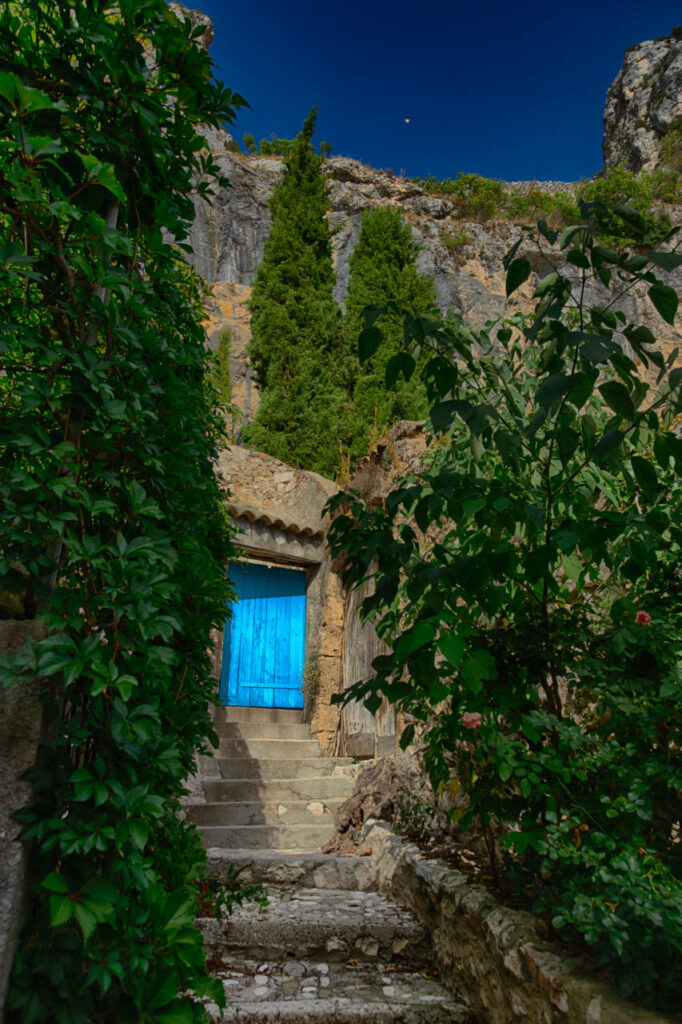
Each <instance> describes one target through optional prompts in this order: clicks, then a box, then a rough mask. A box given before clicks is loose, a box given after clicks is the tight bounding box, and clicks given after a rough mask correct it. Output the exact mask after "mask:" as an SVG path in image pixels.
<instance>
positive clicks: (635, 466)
mask: <svg viewBox="0 0 682 1024" xmlns="http://www.w3.org/2000/svg"><path fill="white" fill-rule="evenodd" d="M630 462H631V464H632V472H633V473H634V474H635V479H636V481H637V483H638V484H639V486H640V487H641V489H642V492H643V493H644V494H645V495H646V497H647V498H648V499H649V501H655V500H656V498H657V497H658V477H657V475H656V470H655V469H654V467H653V466H652V464H651V463H650V462H648V461H647V460H646V459H643V458H642V457H641V456H640V455H633V456H632V458H631V459H630Z"/></svg>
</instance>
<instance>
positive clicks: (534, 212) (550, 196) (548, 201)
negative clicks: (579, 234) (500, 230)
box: [505, 189, 578, 226]
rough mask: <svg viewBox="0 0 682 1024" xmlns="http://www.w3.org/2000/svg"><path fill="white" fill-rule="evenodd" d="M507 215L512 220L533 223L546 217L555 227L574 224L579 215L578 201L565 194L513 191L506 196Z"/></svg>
mask: <svg viewBox="0 0 682 1024" xmlns="http://www.w3.org/2000/svg"><path fill="white" fill-rule="evenodd" d="M505 213H506V215H507V216H508V217H509V218H510V219H511V220H517V221H518V220H520V221H533V220H537V219H538V218H540V217H545V218H547V219H548V220H549V221H551V222H552V224H553V225H554V226H558V225H566V224H572V223H574V221H575V219H576V217H577V215H578V207H577V206H576V200H575V198H574V197H573V196H572V195H568V194H567V193H565V192H545V191H544V190H543V189H532V190H531V191H530V192H523V191H522V190H521V189H511V190H509V191H508V192H507V194H506V196H505Z"/></svg>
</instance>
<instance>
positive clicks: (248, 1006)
mask: <svg viewBox="0 0 682 1024" xmlns="http://www.w3.org/2000/svg"><path fill="white" fill-rule="evenodd" d="M214 973H215V974H216V975H217V977H218V978H220V980H221V981H222V983H223V987H224V989H225V995H226V1000H227V1008H226V1010H225V1011H224V1016H221V1014H220V1011H219V1010H218V1008H217V1006H215V1005H210V1004H209V1006H208V1007H207V1009H208V1014H209V1018H210V1019H211V1020H215V1021H224V1022H228V1024H231V1022H233V1021H234V1022H238V1024H474V1018H473V1017H472V1015H471V1014H470V1013H469V1011H468V1010H467V1008H466V1007H465V1006H463V1005H462V1004H461V1003H459V1002H457V1000H456V999H455V998H454V997H453V996H452V995H450V993H449V992H447V991H446V990H445V989H444V988H443V987H442V986H441V985H440V984H439V983H438V981H437V980H435V979H433V978H430V977H423V976H422V975H421V974H419V973H418V972H417V971H415V970H411V969H410V968H409V967H402V966H401V967H397V966H396V965H385V964H369V963H362V964H339V963H320V962H317V961H311V960H307V959H296V960H289V961H287V962H285V963H277V962H276V963H271V962H266V963H263V962H261V961H258V960H252V961H251V960H239V961H237V962H234V960H232V958H231V957H229V956H228V957H227V959H226V961H225V963H224V964H217V965H215V966H214Z"/></svg>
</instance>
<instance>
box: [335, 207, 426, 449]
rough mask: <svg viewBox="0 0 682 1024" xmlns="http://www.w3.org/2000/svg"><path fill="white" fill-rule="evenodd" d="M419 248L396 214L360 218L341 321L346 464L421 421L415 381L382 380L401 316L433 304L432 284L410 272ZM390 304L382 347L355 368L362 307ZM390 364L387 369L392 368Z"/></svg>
mask: <svg viewBox="0 0 682 1024" xmlns="http://www.w3.org/2000/svg"><path fill="white" fill-rule="evenodd" d="M418 250H419V247H418V245H417V243H416V242H415V241H414V239H413V237H412V231H411V229H410V227H409V225H408V224H406V223H405V221H404V220H403V218H402V216H401V214H400V212H399V211H398V210H392V209H389V208H388V207H378V208H377V209H374V210H368V211H366V212H365V213H364V214H363V217H362V226H361V229H360V237H359V239H358V242H357V245H356V246H355V248H354V249H353V252H352V254H351V257H350V282H349V286H348V298H347V301H346V315H345V317H344V325H343V326H344V337H345V344H346V350H347V355H346V359H345V360H344V362H345V364H346V366H347V372H348V373H349V387H350V391H351V396H352V409H351V414H350V416H349V417H348V418H347V421H346V424H345V427H346V430H347V434H346V436H345V437H344V442H345V446H347V448H348V451H349V453H350V458H351V462H352V461H355V460H356V459H358V458H360V457H362V456H363V455H365V454H366V453H367V451H368V449H369V447H370V446H371V444H372V442H376V440H377V439H378V437H379V436H381V434H382V433H384V432H385V430H386V429H387V428H388V427H390V426H391V425H392V424H393V423H395V422H396V421H397V420H400V419H423V418H424V417H425V416H426V413H427V410H428V402H427V399H426V390H425V387H424V385H423V383H422V382H421V381H420V380H418V379H416V380H415V379H414V378H413V379H412V380H405V378H404V377H399V376H398V374H397V372H396V374H395V377H394V376H393V370H392V369H391V370H390V371H389V380H388V381H387V378H386V374H387V369H388V367H389V364H391V360H392V359H393V357H395V356H396V355H397V354H398V353H399V352H400V351H401V350H402V347H403V345H402V323H403V321H402V315H401V314H400V312H399V311H398V310H399V309H400V310H404V311H407V312H408V313H409V314H410V315H411V316H413V317H419V316H422V315H423V314H424V313H425V312H426V311H427V310H428V309H430V308H431V306H432V305H433V304H434V302H435V298H436V294H435V288H434V285H433V281H432V280H431V279H429V278H427V277H425V276H424V275H423V274H420V273H419V271H418V270H417V267H416V263H415V260H416V256H417V252H418ZM388 304H395V307H396V309H395V311H394V312H387V313H386V314H385V315H384V317H383V319H382V328H383V332H384V343H383V345H382V346H381V348H380V349H379V351H378V352H377V353H376V354H375V355H374V356H372V357H371V358H370V359H369V360H367V361H366V362H364V363H361V362H360V360H359V358H358V355H357V338H358V335H359V333H360V331H361V330H362V328H363V327H364V324H365V320H364V316H363V310H364V309H365V308H366V307H385V306H387V305H388ZM395 365H396V364H395V360H394V361H393V363H392V364H391V367H393V366H395Z"/></svg>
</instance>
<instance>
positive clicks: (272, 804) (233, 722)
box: [186, 707, 473, 1024]
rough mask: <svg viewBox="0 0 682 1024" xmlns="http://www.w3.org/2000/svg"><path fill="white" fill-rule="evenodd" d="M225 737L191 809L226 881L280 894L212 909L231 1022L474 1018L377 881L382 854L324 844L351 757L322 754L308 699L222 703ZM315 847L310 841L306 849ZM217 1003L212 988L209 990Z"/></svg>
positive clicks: (439, 1022)
mask: <svg viewBox="0 0 682 1024" xmlns="http://www.w3.org/2000/svg"><path fill="white" fill-rule="evenodd" d="M215 726H216V731H217V733H218V735H219V737H220V746H219V749H218V750H217V752H216V755H215V757H213V758H204V759H203V760H202V764H201V778H202V787H203V791H204V795H205V799H206V802H205V803H198V802H197V803H194V804H190V805H189V806H187V808H186V813H187V816H188V817H189V819H190V820H191V821H193V822H195V824H196V825H197V826H198V828H199V829H200V831H201V834H202V841H203V843H204V845H205V846H206V847H208V866H209V875H210V877H212V878H213V879H214V881H215V882H216V883H218V885H220V884H233V883H234V870H235V869H238V870H239V871H240V873H241V874H240V880H241V882H242V883H243V884H245V885H248V884H253V883H259V884H262V885H264V886H265V888H266V891H267V893H268V897H269V905H268V906H267V908H265V909H264V910H261V909H260V907H259V906H258V905H257V904H255V903H247V904H245V905H243V906H241V907H233V909H232V912H231V914H230V915H229V916H228V915H227V914H226V913H225V911H224V910H223V914H222V917H221V918H220V920H216V919H215V918H204V919H201V920H200V921H199V922H198V923H199V926H200V927H201V929H202V931H203V933H204V939H205V943H206V950H207V957H208V960H207V962H208V965H209V968H210V970H211V972H212V973H213V974H214V975H215V976H216V977H217V978H219V979H220V980H221V982H222V984H223V987H224V989H225V995H226V999H227V1009H226V1010H225V1013H224V1014H221V1013H220V1010H219V1009H218V1007H217V1006H216V1005H215V1004H211V1003H207V1007H206V1008H207V1011H208V1014H209V1017H210V1018H211V1019H212V1020H215V1021H223V1022H226V1024H231V1022H237V1024H355V1022H364V1024H473V1019H472V1017H471V1015H470V1014H469V1011H468V1010H467V1009H466V1007H464V1006H462V1005H461V1003H458V1002H457V1001H456V1000H455V999H454V998H453V997H452V995H451V994H450V993H448V992H447V991H446V990H445V989H444V988H443V987H442V986H441V985H440V984H439V983H438V981H437V979H436V978H435V977H434V976H433V972H432V971H431V969H430V962H431V959H432V955H431V945H430V939H429V936H428V935H427V934H426V933H425V932H424V929H423V928H422V926H421V925H420V924H419V923H418V922H417V921H416V920H415V919H414V918H413V917H412V915H411V914H410V913H409V912H408V911H407V910H405V909H403V908H402V907H400V906H398V904H397V903H394V902H393V901H392V900H390V899H388V898H387V897H385V896H382V895H380V894H378V893H377V892H374V891H372V890H373V888H375V883H376V863H375V862H374V861H373V859H372V858H371V857H338V856H332V855H329V854H323V853H316V852H313V851H316V850H319V848H320V847H321V846H322V845H323V844H324V843H325V842H327V840H329V839H331V837H332V835H333V834H334V825H335V812H336V809H337V807H338V806H339V805H340V804H341V803H342V802H343V801H344V800H345V799H346V798H347V797H348V796H350V794H351V792H352V789H353V780H352V778H351V775H350V773H349V771H348V768H349V765H350V764H351V763H352V760H351V758H330V757H323V756H322V754H321V753H320V749H319V746H318V744H317V742H316V741H315V740H313V739H312V737H311V734H310V730H309V728H308V726H307V725H305V724H304V722H303V715H302V712H300V711H289V710H278V709H266V708H233V707H230V708H218V709H217V710H216V719H215ZM306 851H307V852H306ZM204 1001H205V1002H206V1000H204Z"/></svg>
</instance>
